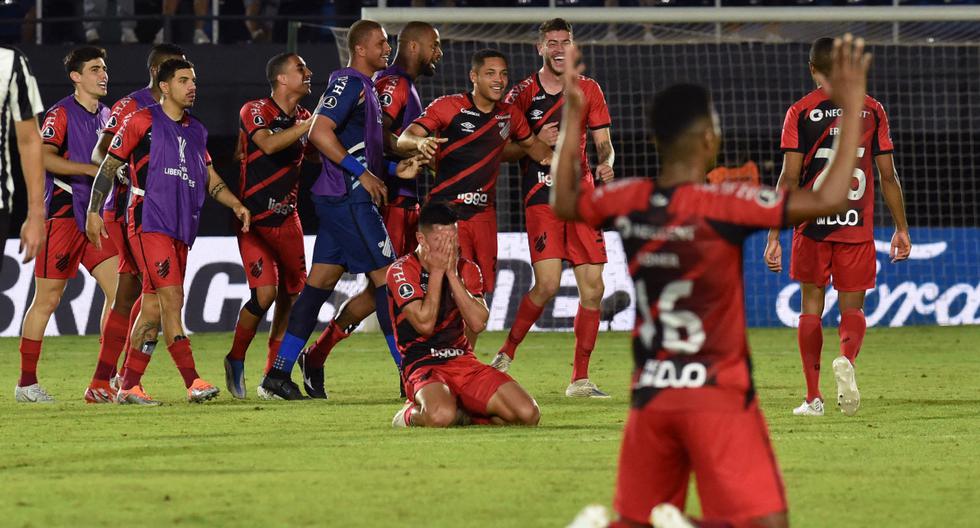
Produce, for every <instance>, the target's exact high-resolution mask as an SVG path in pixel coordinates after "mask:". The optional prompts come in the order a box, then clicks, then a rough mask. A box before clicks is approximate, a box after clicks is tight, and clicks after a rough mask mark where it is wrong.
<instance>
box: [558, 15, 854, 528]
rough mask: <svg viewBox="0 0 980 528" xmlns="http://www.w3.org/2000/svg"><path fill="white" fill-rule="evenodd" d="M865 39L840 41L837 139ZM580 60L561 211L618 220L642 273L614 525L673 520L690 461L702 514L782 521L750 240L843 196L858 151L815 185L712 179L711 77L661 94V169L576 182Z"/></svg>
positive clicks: (565, 136)
mask: <svg viewBox="0 0 980 528" xmlns="http://www.w3.org/2000/svg"><path fill="white" fill-rule="evenodd" d="M863 49H864V43H863V41H862V40H858V41H857V42H856V43H853V46H852V41H851V38H850V35H847V36H845V37H844V39H843V41H842V42H841V43H840V44H839V45H835V51H834V60H833V68H832V70H833V73H832V75H831V82H830V83H829V84H828V85H827V88H828V89H829V94H830V96H831V97H832V98H833V100H834V101H835V102H836V103H837V104H838V105H839V107H840V108H842V109H843V117H842V118H841V120H840V122H839V123H838V127H839V130H840V134H839V136H838V138H837V140H838V141H839V147H838V148H839V150H840V152H854V151H855V149H857V146H858V140H859V137H860V133H861V124H860V120H861V107H862V105H863V104H864V100H865V84H866V79H867V69H868V64H869V62H870V56H869V55H865V54H864V53H863ZM577 55H578V54H577V52H576V50H575V49H574V47H571V48H570V50H569V51H566V54H565V57H566V61H568V63H569V65H574V64H576V60H575V59H576V58H577ZM576 69H577V68H572V67H571V66H569V67H568V68H567V69H566V71H565V74H564V79H565V115H564V119H563V120H562V125H561V132H560V134H559V139H558V143H557V146H556V153H557V154H556V161H555V163H554V164H553V165H552V176H553V177H554V178H555V180H554V187H553V189H552V193H553V203H554V207H555V213H556V214H557V215H558V217H559V218H564V219H566V220H583V221H585V222H587V223H589V224H591V225H593V226H600V225H614V226H615V227H616V229H618V230H619V232H620V234H621V236H622V238H623V247H624V249H625V250H626V255H627V258H628V265H629V269H630V274H631V275H632V276H633V282H634V285H635V287H636V312H637V313H636V326H635V328H634V331H633V358H634V362H635V366H634V373H633V378H632V379H633V387H632V403H631V407H632V408H631V410H630V414H629V418H628V421H627V424H626V430H625V433H624V437H623V447H622V451H621V455H620V462H619V476H618V481H617V486H616V488H617V489H616V499H615V506H616V510H617V511H618V513H619V516H620V519H619V521H618V522H617V523H615V524H614V526H623V527H625V526H648V524H647V523H648V522H650V520H651V517H652V518H653V519H652V520H653V524H655V525H660V526H663V524H661V520H660V517H661V516H667V517H671V516H675V517H676V516H679V515H680V514H679V511H678V508H680V509H683V507H684V503H685V499H686V493H687V488H688V481H689V477H690V473H691V472H692V471H693V472H694V474H695V478H696V480H697V486H698V496H699V498H700V500H701V508H702V511H703V515H704V519H705V525H708V526H766V527H778V526H786V525H787V523H788V518H787V504H786V497H785V492H784V489H783V483H782V478H781V477H780V473H779V469H778V467H777V465H776V461H775V457H774V455H773V452H772V448H771V445H770V442H769V437H768V432H767V428H766V425H765V419H764V418H763V416H762V412H761V411H760V409H759V402H758V398H757V396H756V392H755V389H754V385H753V382H752V376H751V362H750V359H749V349H748V340H747V337H746V332H745V308H744V286H743V284H742V244H743V242H744V240H745V238H746V237H747V236H748V235H749V234H750V233H752V232H753V231H756V230H759V229H765V228H770V227H778V226H782V225H786V224H795V223H799V222H802V221H805V220H809V219H813V218H817V217H821V216H826V215H829V214H833V213H835V212H838V211H841V210H843V209H844V208H845V206H846V205H847V200H846V198H847V192H848V187H849V180H850V176H851V173H852V172H853V170H854V165H855V161H856V158H855V157H854V156H837V157H835V158H834V160H833V162H832V163H831V164H830V167H829V168H828V170H827V176H826V178H825V180H824V183H823V185H822V186H820V187H819V189H816V190H812V189H803V190H799V189H794V190H792V191H789V192H784V191H783V190H777V189H773V188H769V187H758V186H754V185H750V184H745V183H725V184H722V185H706V184H704V183H703V182H704V179H705V174H706V173H707V172H708V170H709V169H710V168H711V166H712V165H713V164H714V163H715V158H716V157H717V154H718V147H719V144H720V140H721V130H720V127H719V124H718V116H717V113H716V112H715V111H714V109H713V106H712V102H711V97H710V96H709V94H708V92H707V90H705V89H704V88H703V87H701V86H697V85H690V84H685V85H675V86H672V87H669V88H667V89H665V90H663V91H661V92H660V93H658V94H657V95H656V96H655V97H654V101H653V106H652V119H651V124H652V129H653V130H652V132H653V137H654V139H655V142H656V147H657V151H658V154H659V160H660V167H659V169H658V171H657V174H658V176H657V179H656V181H654V180H651V179H646V178H642V179H641V178H637V179H629V180H623V181H618V182H615V183H611V184H607V185H602V186H600V187H598V188H596V189H584V190H581V191H580V189H579V186H580V183H579V182H580V180H581V174H580V172H581V152H580V151H581V146H580V142H579V138H580V137H581V136H580V135H581V133H582V129H581V123H582V113H583V112H584V108H585V96H584V94H583V92H582V90H581V89H580V88H579V86H578V78H577V75H576ZM655 506H656V507H657V508H656V509H654V507H655ZM651 510H653V511H652V515H651ZM680 525H682V524H679V523H678V524H676V526H680ZM683 525H684V526H691V524H688V523H687V522H684V524H683Z"/></svg>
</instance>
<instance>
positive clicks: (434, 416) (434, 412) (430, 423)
mask: <svg viewBox="0 0 980 528" xmlns="http://www.w3.org/2000/svg"><path fill="white" fill-rule="evenodd" d="M422 416H423V419H424V421H425V425H426V426H427V427H449V426H451V425H453V423H454V422H455V421H456V409H455V408H454V407H450V406H447V405H440V406H436V407H428V408H425V407H423V408H422Z"/></svg>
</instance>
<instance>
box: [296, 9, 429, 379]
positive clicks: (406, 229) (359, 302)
mask: <svg viewBox="0 0 980 528" xmlns="http://www.w3.org/2000/svg"><path fill="white" fill-rule="evenodd" d="M441 58H442V47H441V43H440V41H439V32H438V31H436V29H435V28H433V27H432V26H431V25H430V24H428V23H426V22H409V23H408V24H406V25H405V27H404V28H403V29H402V31H401V33H399V34H398V51H397V52H395V61H394V63H393V64H392V65H391V66H389V67H388V68H387V69H385V70H384V71H382V72H381V73H380V74H379V75H378V79H377V81H375V83H374V89H375V91H376V92H377V93H378V100H379V102H380V103H381V112H382V114H381V119H382V121H383V124H384V132H385V134H384V145H385V152H386V153H387V156H386V158H387V159H388V160H392V161H393V160H398V159H402V158H407V157H410V156H411V155H413V154H415V153H414V152H404V151H399V150H397V148H396V145H395V143H396V142H397V139H398V136H399V134H401V133H402V130H404V129H405V127H407V126H408V125H409V124H411V123H412V121H414V120H415V119H416V118H418V116H419V114H421V113H422V101H421V100H420V99H419V94H418V92H417V91H416V90H415V81H416V80H417V79H418V78H419V76H425V77H431V76H433V75H435V72H436V65H437V64H438V62H439V60H440V59H441ZM385 183H386V185H387V186H388V204H387V205H386V206H384V207H382V208H381V216H382V218H383V219H384V223H385V229H386V230H387V231H388V237H389V238H390V239H391V247H392V249H393V250H394V251H395V255H398V256H401V255H407V254H409V253H411V252H412V251H415V247H416V246H417V245H418V242H417V241H416V239H415V232H416V231H417V230H418V222H419V197H418V188H417V185H416V180H403V179H401V178H397V177H395V176H394V175H388V178H386V180H385ZM374 310H375V306H374V292H373V291H372V288H366V289H365V290H364V291H362V292H361V293H359V294H358V295H357V296H355V297H353V298H352V299H350V300H349V301H347V302H346V303H344V305H343V306H341V308H340V310H338V313H337V315H336V316H335V317H334V319H333V320H332V321H330V323H329V324H328V325H327V328H325V329H324V330H323V332H322V333H321V334H320V337H319V338H317V340H316V343H315V344H313V345H311V346H310V347H309V348H307V349H306V350H304V351H303V353H302V354H300V357H299V364H300V368H301V369H302V371H303V382H304V385H305V386H306V387H305V388H306V393H307V394H308V395H311V396H312V395H313V394H326V392H325V390H324V388H323V364H324V362H325V361H326V359H327V356H328V355H329V354H330V351H331V350H333V347H334V346H336V345H337V343H339V342H340V341H341V340H342V339H345V338H347V337H348V336H350V334H351V333H352V332H353V331H354V329H355V328H357V325H358V324H360V322H361V321H363V320H364V318H365V317H367V316H368V315H370V314H371V313H373V312H374ZM392 343H393V341H392ZM391 352H392V357H393V358H394V360H395V363H396V364H400V363H401V354H399V353H398V349H397V347H395V348H394V349H392V350H391Z"/></svg>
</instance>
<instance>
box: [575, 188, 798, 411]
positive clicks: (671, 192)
mask: <svg viewBox="0 0 980 528" xmlns="http://www.w3.org/2000/svg"><path fill="white" fill-rule="evenodd" d="M785 206H786V196H785V194H784V193H783V192H782V191H778V190H776V189H773V188H771V187H760V186H756V185H752V184H747V183H723V184H721V185H705V184H698V185H694V184H685V185H680V186H677V187H672V188H658V187H657V186H656V184H655V183H654V182H653V180H647V179H632V178H631V179H627V180H622V181H616V182H614V183H609V184H606V185H602V186H599V187H597V188H595V189H586V190H584V191H583V192H582V194H581V195H580V196H579V200H578V206H577V209H578V213H579V215H580V216H581V217H582V219H583V220H584V221H585V222H586V223H588V224H590V225H592V226H597V227H598V226H600V225H604V224H606V225H609V226H610V227H612V228H614V229H617V230H618V231H619V233H620V236H621V237H622V240H623V248H624V249H625V251H626V255H627V259H628V260H627V265H628V267H629V272H630V275H631V276H632V277H633V283H634V287H635V289H636V323H635V326H634V328H633V359H634V373H633V406H634V407H643V406H645V405H648V404H649V405H654V406H656V407H657V408H660V409H665V410H675V409H692V410H693V409H697V410H725V409H737V408H741V407H743V406H745V405H746V404H748V403H749V402H751V401H752V400H753V399H754V397H755V391H754V388H753V384H752V373H751V362H750V358H749V345H748V340H747V338H746V332H745V305H744V302H745V300H744V287H743V283H742V243H743V241H744V240H745V238H746V237H748V236H749V234H751V233H752V232H753V231H756V230H760V229H767V228H772V227H780V226H782V225H783V224H784V222H785V214H786V212H785Z"/></svg>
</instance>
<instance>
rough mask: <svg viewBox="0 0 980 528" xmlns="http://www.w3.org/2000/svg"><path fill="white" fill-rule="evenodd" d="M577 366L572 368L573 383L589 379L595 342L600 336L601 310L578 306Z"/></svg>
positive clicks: (576, 316) (575, 326)
mask: <svg viewBox="0 0 980 528" xmlns="http://www.w3.org/2000/svg"><path fill="white" fill-rule="evenodd" d="M573 328H574V329H575V364H574V366H573V367H572V381H575V380H580V379H582V378H588V377H589V359H590V358H591V357H592V349H594V348H595V340H596V337H597V336H598V335H599V310H592V309H590V308H586V307H584V306H582V305H581V304H580V305H578V313H576V314H575V324H574V327H573Z"/></svg>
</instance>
